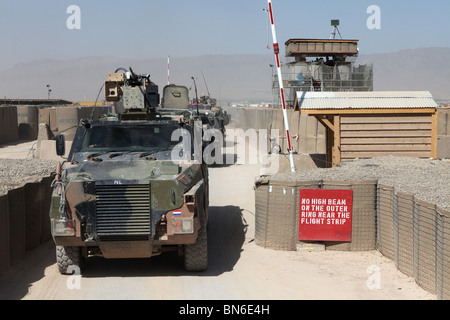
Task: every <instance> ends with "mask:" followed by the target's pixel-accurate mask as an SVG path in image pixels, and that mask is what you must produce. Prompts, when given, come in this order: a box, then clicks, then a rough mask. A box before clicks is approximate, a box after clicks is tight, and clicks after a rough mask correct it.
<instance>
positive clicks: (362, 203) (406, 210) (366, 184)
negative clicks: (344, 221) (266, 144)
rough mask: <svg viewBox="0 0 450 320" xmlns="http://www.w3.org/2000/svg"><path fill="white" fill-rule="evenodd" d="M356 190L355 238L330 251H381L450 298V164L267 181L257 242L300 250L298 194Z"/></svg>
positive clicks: (394, 164)
mask: <svg viewBox="0 0 450 320" xmlns="http://www.w3.org/2000/svg"><path fill="white" fill-rule="evenodd" d="M309 188H312V189H317V188H321V189H351V190H353V196H354V197H353V213H352V240H351V241H350V242H341V243H332V242H323V244H324V245H325V247H326V249H327V250H330V249H331V250H341V251H366V250H375V249H377V250H379V251H380V252H381V253H382V254H383V255H385V256H386V257H388V258H390V259H392V260H393V261H394V262H395V265H396V266H397V268H398V269H399V270H400V271H402V272H403V273H405V274H407V275H409V276H411V277H414V280H415V281H416V282H417V283H418V284H419V285H420V286H421V287H423V288H424V289H425V290H427V291H429V292H431V293H435V294H437V296H438V298H439V299H446V300H448V299H450V210H449V209H450V162H445V161H438V160H431V159H416V158H403V157H400V158H399V157H380V158H373V159H366V160H360V159H358V160H353V161H351V162H346V163H342V164H341V165H340V166H339V167H336V168H332V169H313V170H305V171H299V172H295V173H280V174H276V175H272V176H262V177H259V178H258V179H257V180H256V183H255V190H256V192H255V197H256V198H255V203H256V208H255V209H256V210H255V223H256V229H255V242H256V243H257V244H258V245H261V246H263V247H267V248H272V249H278V250H295V247H296V244H298V243H299V240H298V239H299V238H298V216H299V210H298V209H299V205H298V203H299V199H300V194H301V189H309Z"/></svg>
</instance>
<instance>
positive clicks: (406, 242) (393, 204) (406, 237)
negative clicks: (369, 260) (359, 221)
mask: <svg viewBox="0 0 450 320" xmlns="http://www.w3.org/2000/svg"><path fill="white" fill-rule="evenodd" d="M377 208H378V210H377V211H378V250H379V251H380V252H381V253H382V254H383V255H385V256H386V257H388V258H391V259H393V260H394V262H395V265H396V266H397V268H398V269H399V270H400V271H402V272H403V273H405V274H406V275H408V276H411V277H413V278H414V280H415V281H416V282H417V284H419V285H420V286H421V287H422V288H424V289H425V290H427V291H429V292H431V293H434V294H436V295H437V296H438V298H439V299H445V300H449V299H450V247H449V246H450V223H449V222H450V220H449V219H450V212H448V211H445V210H443V209H440V208H437V207H436V206H435V205H434V204H431V203H427V202H424V201H421V200H419V199H416V198H415V197H414V196H413V195H409V194H406V193H402V192H396V191H395V189H394V188H393V187H390V186H384V185H379V186H378V201H377Z"/></svg>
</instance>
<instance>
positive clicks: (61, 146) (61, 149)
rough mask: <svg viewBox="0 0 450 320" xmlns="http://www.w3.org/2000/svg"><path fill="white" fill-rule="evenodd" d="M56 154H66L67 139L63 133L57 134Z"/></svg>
mask: <svg viewBox="0 0 450 320" xmlns="http://www.w3.org/2000/svg"><path fill="white" fill-rule="evenodd" d="M56 154H57V155H58V156H60V157H62V156H64V155H65V154H66V139H65V138H64V135H63V134H58V135H57V136H56Z"/></svg>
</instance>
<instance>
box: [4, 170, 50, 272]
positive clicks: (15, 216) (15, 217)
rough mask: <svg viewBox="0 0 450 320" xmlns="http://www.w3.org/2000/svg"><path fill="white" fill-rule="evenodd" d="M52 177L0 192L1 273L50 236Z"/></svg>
mask: <svg viewBox="0 0 450 320" xmlns="http://www.w3.org/2000/svg"><path fill="white" fill-rule="evenodd" d="M51 182H52V178H51V177H43V178H42V179H40V180H39V181H36V182H29V183H25V184H20V185H14V186H11V187H13V188H12V189H10V190H9V191H8V192H7V193H6V194H4V195H1V196H0V274H2V273H4V272H6V271H7V270H8V269H9V267H10V266H14V265H16V264H17V263H18V262H19V261H20V260H21V259H22V258H23V257H24V256H25V254H26V251H28V250H31V249H33V248H35V247H37V246H39V245H40V244H41V243H43V242H45V241H48V240H49V239H51V231H50V217H49V211H50V194H51V192H50V191H51Z"/></svg>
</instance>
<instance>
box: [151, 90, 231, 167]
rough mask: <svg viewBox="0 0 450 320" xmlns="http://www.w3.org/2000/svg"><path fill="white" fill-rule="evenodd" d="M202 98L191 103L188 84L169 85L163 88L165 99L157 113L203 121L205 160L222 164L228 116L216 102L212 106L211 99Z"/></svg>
mask: <svg viewBox="0 0 450 320" xmlns="http://www.w3.org/2000/svg"><path fill="white" fill-rule="evenodd" d="M201 98H203V99H201ZM201 98H199V99H197V98H193V100H194V102H193V103H190V101H189V89H188V88H187V87H186V86H178V85H175V84H170V85H167V86H165V87H164V89H163V99H162V101H161V106H160V107H159V108H157V113H158V114H159V115H161V116H164V117H171V118H172V119H179V120H183V121H193V120H198V121H201V123H202V127H203V132H204V134H203V144H204V146H205V147H207V149H206V152H204V153H203V160H204V161H205V162H206V163H207V164H208V165H213V164H222V163H223V158H222V146H224V144H225V125H226V124H228V116H227V114H226V112H225V113H224V111H223V110H222V109H221V108H219V107H217V106H216V105H215V102H214V107H212V105H211V104H209V102H210V100H208V101H207V100H206V99H205V97H204V95H202V97H201ZM197 101H198V102H197ZM204 103H208V104H204Z"/></svg>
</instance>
